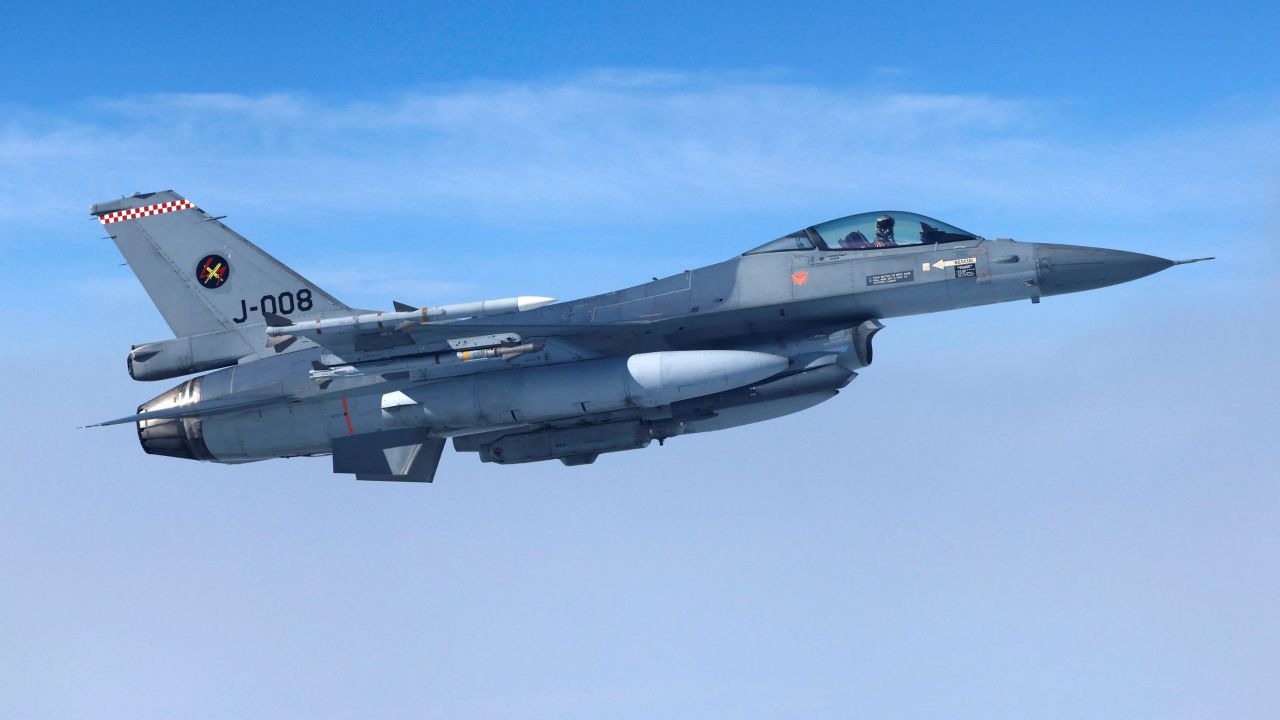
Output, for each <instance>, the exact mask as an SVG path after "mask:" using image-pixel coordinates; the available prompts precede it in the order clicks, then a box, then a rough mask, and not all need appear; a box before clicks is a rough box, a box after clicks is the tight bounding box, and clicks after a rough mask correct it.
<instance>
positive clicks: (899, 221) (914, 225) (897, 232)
mask: <svg viewBox="0 0 1280 720" xmlns="http://www.w3.org/2000/svg"><path fill="white" fill-rule="evenodd" d="M811 230H813V232H815V233H817V235H818V236H819V237H820V238H821V239H822V242H823V244H824V245H826V246H827V248H829V249H831V250H860V249H865V248H883V247H898V246H901V245H925V244H931V243H946V242H957V241H959V240H974V239H976V238H977V236H976V235H974V234H973V233H969V232H965V231H964V230H961V229H960V228H958V227H955V226H953V225H948V224H946V223H944V222H942V221H941V220H934V219H933V218H929V217H925V216H924V215H917V214H915V213H909V212H898V211H889V212H869V213H861V214H858V215H850V216H848V217H842V218H840V219H838V220H829V221H827V222H824V223H822V224H821V225H814V226H813V227H812V228H811Z"/></svg>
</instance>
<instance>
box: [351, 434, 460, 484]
mask: <svg viewBox="0 0 1280 720" xmlns="http://www.w3.org/2000/svg"><path fill="white" fill-rule="evenodd" d="M443 452H444V440H443V439H442V438H432V437H428V435H427V430H426V429H425V428H405V429H402V430H383V431H381V432H373V433H365V434H362V435H350V436H348V437H340V438H335V439H334V440H333V471H334V472H335V473H349V474H354V475H355V476H356V479H358V480H382V481H400V482H428V483H429V482H431V481H432V480H434V479H435V475H436V468H437V467H438V466H439V465H440V455H441V453H443Z"/></svg>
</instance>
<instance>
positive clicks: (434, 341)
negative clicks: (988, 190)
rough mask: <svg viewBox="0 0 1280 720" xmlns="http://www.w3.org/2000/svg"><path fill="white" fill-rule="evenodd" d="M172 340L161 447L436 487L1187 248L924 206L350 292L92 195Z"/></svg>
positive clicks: (798, 395) (604, 439) (726, 409)
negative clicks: (315, 460) (710, 249)
mask: <svg viewBox="0 0 1280 720" xmlns="http://www.w3.org/2000/svg"><path fill="white" fill-rule="evenodd" d="M90 214H92V215H93V216H94V217H96V218H97V219H98V220H99V221H100V222H101V223H102V225H103V226H104V227H105V228H106V229H107V231H108V233H109V235H110V237H111V239H112V240H114V241H115V244H116V246H117V247H118V248H119V250H120V252H121V253H122V254H123V255H124V258H125V260H126V261H127V262H128V264H129V266H130V267H131V268H132V269H133V272H134V273H135V274H136V275H137V277H138V279H139V280H140V281H141V282H142V285H143V287H144V288H146V291H147V293H148V294H149V295H150V297H151V299H152V301H153V302H154V303H155V305H156V307H157V308H158V309H159V310H160V314H161V315H163V316H164V319H165V321H166V322H167V323H168V325H169V327H170V328H171V329H172V330H173V333H174V335H175V337H174V338H172V339H168V340H161V341H159V342H151V343H146V344H143V345H135V346H133V348H132V349H131V350H130V352H129V356H128V367H129V374H130V375H131V376H132V377H133V378H134V379H135V380H148V381H151V380H163V379H168V378H175V377H179V376H182V375H190V374H193V373H205V374H203V375H198V376H196V377H194V378H191V379H189V380H186V381H185V382H183V383H182V384H180V385H178V386H176V387H174V388H173V389H171V390H168V391H167V392H164V393H161V394H160V395H157V396H156V397H155V398H153V399H151V400H148V401H147V402H145V403H142V405H141V406H139V407H138V410H137V412H136V413H135V414H133V415H129V416H127V417H122V418H118V419H115V420H110V421H107V422H103V423H98V424H99V425H113V424H122V423H133V424H135V425H136V426H137V431H138V440H139V441H140V442H141V444H142V449H143V450H144V451H146V452H148V453H151V454H154V455H167V456H169V457H175V458H186V459H190V460H203V461H209V462H217V463H243V462H252V461H255V460H267V459H271V458H281V457H296V456H312V455H328V456H331V457H332V460H333V471H334V472H336V473H349V474H352V475H355V477H356V478H358V479H361V480H398V481H412V482H431V481H432V480H433V478H434V477H435V474H436V468H437V466H438V464H439V461H440V456H441V454H442V452H443V450H444V446H445V443H446V441H447V440H448V439H452V441H453V446H454V449H455V450H457V451H459V452H469V453H476V454H477V455H478V456H479V458H480V460H481V461H483V462H492V463H501V464H510V463H527V462H537V461H542V460H559V461H561V462H562V463H564V464H565V465H584V464H588V463H592V462H595V460H596V458H597V457H599V456H600V455H601V454H604V453H612V452H619V451H623V450H636V449H639V448H644V447H646V446H648V445H650V443H651V442H652V441H654V440H657V441H658V443H659V444H662V443H663V442H664V441H666V440H668V439H670V438H673V437H679V436H684V435H691V434H694V433H701V432H711V431H714V430H724V429H727V428H733V427H737V426H740V425H746V424H749V423H756V422H762V421H765V420H770V419H773V418H778V417H782V416H784V415H790V414H792V413H796V412H800V411H801V410H805V409H807V408H811V407H813V406H815V405H817V404H819V403H822V402H826V401H827V400H830V399H832V398H834V397H835V396H836V395H837V394H839V392H840V390H841V389H842V388H844V387H845V386H847V385H848V384H849V383H850V381H852V380H853V379H854V377H856V376H857V374H858V372H859V371H861V370H862V369H863V368H866V367H867V366H869V365H871V360H872V339H873V338H874V337H875V335H876V333H878V332H879V331H880V330H881V328H883V327H884V325H883V324H882V321H883V320H885V319H886V318H893V317H898V316H903V315H915V314H920V313H931V312H938V311H941V310H952V309H956V308H962V307H970V306H974V305H986V304H989V303H998V302H1008V301H1013V300H1024V301H1025V300H1029V301H1031V302H1033V303H1038V302H1040V299H1041V298H1042V297H1047V296H1052V295H1062V294H1065V293H1072V292H1079V291H1082V290H1091V289H1094V288H1100V287H1105V286H1107V285H1114V284H1116V283H1122V282H1127V281H1129V280H1134V279H1136V278H1140V277H1144V276H1146V275H1150V274H1152V273H1155V272H1159V271H1161V270H1164V269H1165V268H1168V267H1170V266H1172V265H1178V264H1183V263H1191V262H1198V261H1199V260H1207V259H1211V258H1196V259H1192V260H1179V261H1172V260H1166V259H1164V258H1160V257H1153V256H1151V255H1142V254H1139V253H1133V252H1124V251H1120V250H1107V249H1102V248H1092V247H1080V246H1074V245H1053V244H1045V243H1023V242H1016V241H1014V240H1011V239H1008V238H996V239H994V240H988V239H986V238H983V237H980V236H978V235H975V234H973V233H970V232H966V231H964V230H961V229H959V228H957V227H954V226H952V225H948V224H947V223H944V222H940V221H938V220H934V219H932V218H928V217H925V216H923V215H917V214H915V213H910V212H896V211H890V212H869V213H861V214H857V215H850V216H848V217H842V218H839V219H837V220H830V221H828V222H824V223H820V224H818V225H813V226H811V227H807V228H804V229H803V230H798V231H796V232H793V233H791V234H789V235H785V236H783V237H780V238H778V239H776V240H772V241H770V242H767V243H764V244H763V245H760V246H759V247H756V248H754V249H751V250H748V251H746V252H744V253H742V254H741V255H739V256H737V257H734V258H731V259H729V260H725V261H724V262H720V263H717V264H714V265H709V266H707V267H703V268H699V269H697V270H690V271H686V272H682V273H680V274H678V275H672V276H670V277H665V278H661V279H654V280H653V281H652V282H647V283H644V284H642V285H636V286H634V287H629V288H626V289H622V290H615V291H613V292H609V293H605V294H603V295H596V296H593V297H588V298H583V299H581V300H573V301H569V302H557V301H556V300H555V299H553V298H548V297H541V296H521V297H515V298H505V299H498V300H485V301H479V302H468V303H461V304H454V305H443V306H439V307H412V306H409V305H405V304H403V303H399V302H397V303H395V306H394V309H393V310H390V311H375V310H362V309H356V308H351V307H348V306H347V305H345V304H343V303H342V302H341V301H339V300H338V299H337V298H335V297H334V296H333V295H330V294H329V293H327V292H325V291H324V290H322V289H321V288H320V287H318V286H316V285H315V284H314V283H312V282H311V281H309V280H307V279H306V278H304V277H302V276H301V275H299V274H298V273H296V272H294V271H293V270H291V269H289V268H288V267H286V266H285V265H283V264H282V263H280V262H279V261H278V260H276V259H275V258H273V257H271V256H270V255H268V254H267V253H265V252H263V251H262V250H261V249H259V248H258V247H257V246H256V245H254V244H252V243H250V242H249V241H248V240H246V239H245V238H243V237H241V236H240V235H238V234H236V233H235V232H234V231H232V230H231V229H229V228H228V227H226V226H225V225H224V224H223V223H222V222H220V218H218V217H213V216H210V215H209V214H207V213H206V212H205V211H204V210H201V209H200V208H199V207H197V206H196V205H195V204H193V203H192V202H191V201H190V200H187V199H185V198H183V197H182V196H180V195H178V194H177V193H175V192H173V191H172V190H166V191H162V192H155V193H142V194H136V195H133V196H131V197H127V198H123V199H120V200H112V201H110V202H104V203H99V204H96V205H93V206H92V208H91V209H90Z"/></svg>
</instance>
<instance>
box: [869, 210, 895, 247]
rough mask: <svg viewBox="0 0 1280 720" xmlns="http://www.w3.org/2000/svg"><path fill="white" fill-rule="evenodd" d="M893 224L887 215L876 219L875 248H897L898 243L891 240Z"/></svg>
mask: <svg viewBox="0 0 1280 720" xmlns="http://www.w3.org/2000/svg"><path fill="white" fill-rule="evenodd" d="M893 224H894V222H893V218H892V217H890V216H888V215H881V216H880V217H878V218H876V241H875V244H874V246H875V247H897V245H898V243H897V241H895V240H894V239H893Z"/></svg>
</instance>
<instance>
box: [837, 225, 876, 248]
mask: <svg viewBox="0 0 1280 720" xmlns="http://www.w3.org/2000/svg"><path fill="white" fill-rule="evenodd" d="M840 247H842V248H844V249H846V250H858V249H860V248H869V247H871V241H870V240H868V239H867V236H866V235H863V234H862V232H861V231H860V230H854V231H852V232H850V233H849V234H848V235H845V236H844V238H843V239H842V240H841V241H840Z"/></svg>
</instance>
